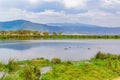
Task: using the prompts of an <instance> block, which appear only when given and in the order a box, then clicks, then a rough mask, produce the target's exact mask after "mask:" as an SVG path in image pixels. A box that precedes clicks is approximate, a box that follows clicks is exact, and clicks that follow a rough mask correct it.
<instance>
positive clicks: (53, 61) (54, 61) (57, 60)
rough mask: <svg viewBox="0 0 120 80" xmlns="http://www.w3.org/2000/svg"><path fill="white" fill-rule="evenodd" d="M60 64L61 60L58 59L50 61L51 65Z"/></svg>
mask: <svg viewBox="0 0 120 80" xmlns="http://www.w3.org/2000/svg"><path fill="white" fill-rule="evenodd" d="M60 63H61V60H60V59H59V58H53V59H52V60H51V64H60Z"/></svg>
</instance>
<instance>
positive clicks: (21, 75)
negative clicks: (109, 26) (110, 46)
mask: <svg viewBox="0 0 120 80" xmlns="http://www.w3.org/2000/svg"><path fill="white" fill-rule="evenodd" d="M45 66H50V67H51V69H50V70H49V71H48V72H46V73H44V74H41V68H42V67H45ZM0 71H1V72H4V75H3V76H2V77H1V78H0V80H39V79H40V78H41V80H63V79H64V80H112V79H114V78H117V77H119V76H120V55H113V54H110V53H102V52H98V53H97V54H96V55H95V57H93V58H91V59H90V60H80V61H61V60H60V59H59V58H53V59H52V60H48V59H44V58H37V59H31V60H23V61H16V60H15V59H10V60H9V61H8V63H7V64H4V63H2V62H1V63H0Z"/></svg>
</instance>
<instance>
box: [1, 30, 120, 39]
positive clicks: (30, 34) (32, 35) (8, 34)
mask: <svg viewBox="0 0 120 80" xmlns="http://www.w3.org/2000/svg"><path fill="white" fill-rule="evenodd" d="M36 39H38V40H39V39H120V35H103V34H101V35H98V34H96V35H93V34H92V35H91V34H78V35H75V34H62V32H58V33H57V32H53V33H49V32H40V31H31V30H16V31H14V30H9V31H0V40H36Z"/></svg>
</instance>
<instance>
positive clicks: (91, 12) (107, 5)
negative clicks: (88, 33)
mask: <svg viewBox="0 0 120 80" xmlns="http://www.w3.org/2000/svg"><path fill="white" fill-rule="evenodd" d="M15 19H24V20H29V21H33V22H38V23H66V22H67V23H85V24H93V25H99V26H107V27H120V0H0V21H9V20H15Z"/></svg>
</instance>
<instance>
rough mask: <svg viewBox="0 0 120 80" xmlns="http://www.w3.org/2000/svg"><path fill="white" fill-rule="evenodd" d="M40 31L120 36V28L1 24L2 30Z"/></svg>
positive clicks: (19, 21)
mask: <svg viewBox="0 0 120 80" xmlns="http://www.w3.org/2000/svg"><path fill="white" fill-rule="evenodd" d="M19 29H27V30H38V31H42V32H43V31H48V32H63V33H70V34H72V33H78V34H120V27H103V26H102V27H101V26H96V25H89V24H82V23H48V24H41V23H35V22H31V21H27V20H12V21H4V22H0V30H19Z"/></svg>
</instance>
